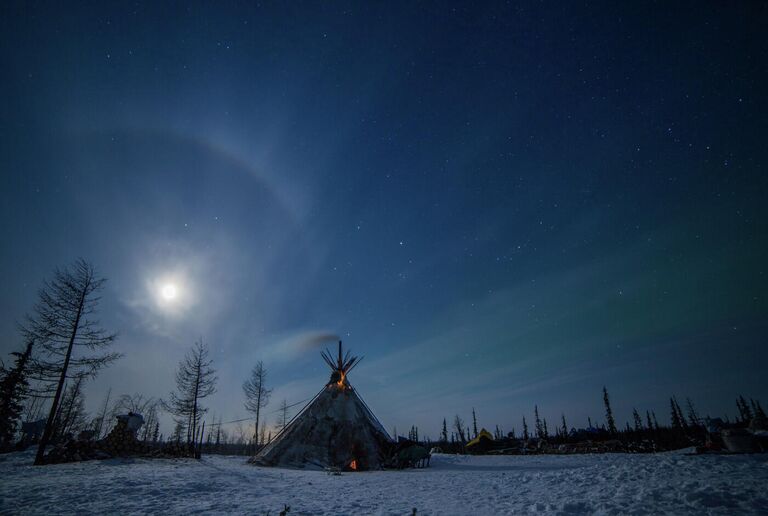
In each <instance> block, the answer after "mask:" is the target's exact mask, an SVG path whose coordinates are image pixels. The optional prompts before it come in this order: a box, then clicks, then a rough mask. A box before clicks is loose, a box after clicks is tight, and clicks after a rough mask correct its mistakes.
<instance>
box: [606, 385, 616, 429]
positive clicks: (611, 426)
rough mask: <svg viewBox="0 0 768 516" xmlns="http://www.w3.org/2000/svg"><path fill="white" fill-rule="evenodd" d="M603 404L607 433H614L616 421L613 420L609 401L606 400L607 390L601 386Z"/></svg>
mask: <svg viewBox="0 0 768 516" xmlns="http://www.w3.org/2000/svg"><path fill="white" fill-rule="evenodd" d="M603 403H604V404H605V422H606V423H607V424H608V431H609V432H610V433H612V434H615V433H616V421H615V420H614V419H613V410H611V400H610V399H609V398H608V389H606V388H605V386H603Z"/></svg>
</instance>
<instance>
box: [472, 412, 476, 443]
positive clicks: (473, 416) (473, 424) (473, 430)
mask: <svg viewBox="0 0 768 516" xmlns="http://www.w3.org/2000/svg"><path fill="white" fill-rule="evenodd" d="M472 432H473V435H474V437H475V438H477V416H476V415H475V407H472Z"/></svg>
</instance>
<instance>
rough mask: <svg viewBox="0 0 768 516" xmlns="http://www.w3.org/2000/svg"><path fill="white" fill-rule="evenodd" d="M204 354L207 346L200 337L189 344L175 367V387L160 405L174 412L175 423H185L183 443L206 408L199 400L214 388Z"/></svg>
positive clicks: (193, 433)
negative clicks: (189, 348)
mask: <svg viewBox="0 0 768 516" xmlns="http://www.w3.org/2000/svg"><path fill="white" fill-rule="evenodd" d="M212 364H213V361H212V360H210V359H209V358H208V348H207V347H206V346H205V345H204V344H203V341H202V340H200V341H198V342H196V343H195V345H194V346H192V349H191V350H189V351H188V352H187V354H186V355H185V356H184V359H183V360H182V361H181V362H180V363H179V368H178V369H177V370H176V391H175V392H172V393H171V395H170V400H169V401H168V402H165V403H163V405H164V407H165V408H166V409H167V410H168V411H169V412H170V413H171V414H173V415H174V416H176V423H177V428H178V425H181V426H182V427H183V426H186V430H187V443H191V442H194V440H195V439H196V438H197V430H198V425H199V424H200V419H201V418H202V416H203V414H205V412H207V410H208V409H206V408H204V407H203V406H202V405H201V404H200V403H201V401H202V400H203V399H205V398H207V397H208V396H210V395H212V394H213V393H214V392H216V380H217V377H216V370H215V369H213V367H212Z"/></svg>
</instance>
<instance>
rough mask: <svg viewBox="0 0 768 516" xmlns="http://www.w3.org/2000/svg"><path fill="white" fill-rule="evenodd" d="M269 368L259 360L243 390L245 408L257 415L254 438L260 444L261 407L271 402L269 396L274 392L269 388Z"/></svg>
mask: <svg viewBox="0 0 768 516" xmlns="http://www.w3.org/2000/svg"><path fill="white" fill-rule="evenodd" d="M266 382H267V369H266V368H265V367H264V363H263V362H262V361H261V360H259V361H258V362H256V365H255V366H254V367H253V370H252V371H251V377H250V378H248V380H246V381H245V382H244V383H243V392H244V393H245V409H246V410H248V411H249V412H251V413H252V414H253V415H255V416H256V421H255V424H254V426H253V428H254V434H253V435H254V440H255V441H256V445H257V446H258V445H259V443H260V441H263V439H259V419H260V415H261V409H263V408H264V407H266V406H267V404H268V403H269V397H270V395H271V394H272V389H267V383H266Z"/></svg>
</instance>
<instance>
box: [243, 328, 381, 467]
mask: <svg viewBox="0 0 768 516" xmlns="http://www.w3.org/2000/svg"><path fill="white" fill-rule="evenodd" d="M322 356H323V359H324V360H325V361H326V363H327V364H328V365H329V366H330V367H331V371H332V372H331V379H330V380H329V381H328V383H327V384H326V385H325V387H323V389H322V390H321V391H320V392H319V393H317V395H316V396H315V397H314V398H312V400H311V401H310V402H309V403H307V405H306V406H305V407H304V408H303V409H302V410H301V411H300V412H299V413H298V414H297V415H296V416H295V417H294V418H293V419H292V420H291V422H290V423H288V425H286V427H285V428H284V429H283V430H282V431H281V432H280V433H279V434H278V435H277V436H276V437H275V438H274V439H273V440H272V442H270V443H269V444H267V445H266V446H265V447H264V448H262V449H261V451H260V452H259V453H258V454H256V456H255V457H253V458H252V459H251V462H253V463H254V464H258V465H261V466H281V467H287V468H317V469H324V468H329V467H336V468H340V469H344V470H369V469H380V468H381V467H382V465H383V463H384V460H385V459H386V458H387V454H388V452H389V449H390V446H391V444H392V439H390V437H389V434H387V431H386V430H384V427H383V426H382V425H381V423H379V420H378V419H376V416H374V415H373V413H372V412H371V410H370V409H369V408H368V406H367V405H366V404H365V402H364V401H363V400H362V398H360V396H359V395H358V394H357V392H356V391H355V389H354V388H353V387H352V385H350V383H349V380H348V379H347V374H348V373H349V371H350V370H352V368H353V367H355V366H356V365H357V364H358V362H359V360H358V358H357V357H351V356H350V354H349V351H347V353H346V354H345V355H343V354H342V350H341V341H339V355H338V358H337V359H336V360H334V359H332V358H331V355H330V354H329V353H328V352H327V351H326V352H324V353H323V354H322Z"/></svg>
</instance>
